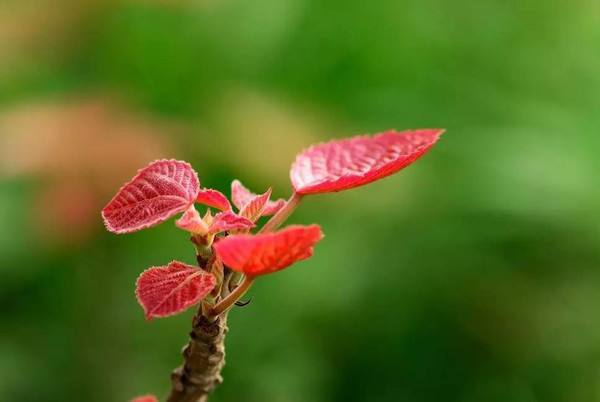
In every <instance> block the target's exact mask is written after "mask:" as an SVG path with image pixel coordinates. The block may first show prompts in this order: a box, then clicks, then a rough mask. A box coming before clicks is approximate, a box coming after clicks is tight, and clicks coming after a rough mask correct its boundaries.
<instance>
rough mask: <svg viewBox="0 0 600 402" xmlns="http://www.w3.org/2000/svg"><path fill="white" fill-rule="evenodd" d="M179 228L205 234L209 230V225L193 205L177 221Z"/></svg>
mask: <svg viewBox="0 0 600 402" xmlns="http://www.w3.org/2000/svg"><path fill="white" fill-rule="evenodd" d="M175 225H177V227H178V228H180V229H183V230H186V231H188V232H190V233H194V234H200V235H205V234H206V233H207V232H208V226H207V225H206V223H205V222H204V220H203V219H202V217H201V216H200V214H199V213H198V211H197V210H196V208H195V207H194V205H191V206H190V207H189V208H188V209H187V210H186V211H185V212H184V213H183V215H182V216H181V218H179V219H177V220H176V221H175Z"/></svg>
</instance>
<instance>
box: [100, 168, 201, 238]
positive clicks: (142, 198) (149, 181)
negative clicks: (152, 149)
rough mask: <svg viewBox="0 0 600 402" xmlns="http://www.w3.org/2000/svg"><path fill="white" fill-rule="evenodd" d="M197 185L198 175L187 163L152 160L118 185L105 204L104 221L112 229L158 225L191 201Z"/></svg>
mask: <svg viewBox="0 0 600 402" xmlns="http://www.w3.org/2000/svg"><path fill="white" fill-rule="evenodd" d="M199 187H200V183H199V181H198V175H197V174H196V172H195V171H194V170H193V169H192V167H191V166H190V165H189V164H188V163H186V162H182V161H176V160H159V161H156V162H152V163H151V164H150V165H148V166H147V167H146V168H144V169H141V170H140V171H139V172H138V174H137V175H136V176H135V177H134V178H133V179H131V181H130V182H129V183H127V184H125V185H124V186H123V187H121V189H120V190H119V192H118V193H117V195H115V197H114V198H113V199H112V200H111V201H110V202H109V203H108V205H106V207H104V209H103V210H102V217H103V218H104V224H105V225H106V228H107V229H108V230H109V231H111V232H114V233H130V232H135V231H136V230H140V229H144V228H148V227H150V226H154V225H157V224H159V223H161V222H163V221H165V220H167V219H169V218H170V217H172V216H173V215H175V214H177V213H179V212H182V211H185V210H186V209H187V208H188V207H189V206H190V205H192V204H193V203H194V201H195V200H196V195H197V194H198V190H199Z"/></svg>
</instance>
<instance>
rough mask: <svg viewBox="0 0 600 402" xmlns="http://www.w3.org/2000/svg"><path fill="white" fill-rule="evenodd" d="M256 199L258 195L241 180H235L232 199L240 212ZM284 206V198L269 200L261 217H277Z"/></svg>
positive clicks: (232, 183)
mask: <svg viewBox="0 0 600 402" xmlns="http://www.w3.org/2000/svg"><path fill="white" fill-rule="evenodd" d="M256 197H257V195H256V194H254V193H253V192H251V191H250V190H248V189H247V188H246V187H244V185H243V184H242V183H241V182H240V181H239V180H234V181H233V182H231V199H232V201H233V205H235V206H236V207H237V209H238V210H241V209H242V208H244V206H245V205H246V204H248V203H249V202H250V201H252V200H253V199H254V198H256ZM284 205H285V200H284V199H283V198H280V199H278V200H275V201H271V200H269V201H267V204H266V205H265V208H264V210H263V212H262V214H261V216H269V215H275V214H276V213H277V211H279V210H280V209H281V208H283V206H284Z"/></svg>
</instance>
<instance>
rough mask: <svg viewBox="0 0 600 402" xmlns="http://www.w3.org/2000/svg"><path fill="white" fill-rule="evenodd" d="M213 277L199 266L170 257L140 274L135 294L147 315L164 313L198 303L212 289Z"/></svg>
mask: <svg viewBox="0 0 600 402" xmlns="http://www.w3.org/2000/svg"><path fill="white" fill-rule="evenodd" d="M215 285H216V279H215V277H214V276H213V275H212V274H210V273H208V272H205V271H202V270H201V269H198V268H196V267H193V266H191V265H187V264H184V263H182V262H178V261H173V262H171V263H170V264H169V265H167V266H161V267H152V268H149V269H147V270H145V271H144V272H142V274H141V275H140V276H139V278H138V280H137V287H136V290H135V294H136V296H137V299H138V301H139V303H140V304H141V306H142V307H143V308H144V313H145V314H146V318H147V319H148V320H151V319H152V318H153V317H167V316H170V315H174V314H177V313H180V312H182V311H184V310H185V309H187V308H188V307H190V306H193V305H194V304H196V303H198V302H199V301H200V300H202V299H203V298H204V297H205V296H206V295H207V294H209V293H210V292H211V290H213V288H214V287H215Z"/></svg>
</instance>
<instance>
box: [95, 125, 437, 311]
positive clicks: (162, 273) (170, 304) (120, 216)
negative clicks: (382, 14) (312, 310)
mask: <svg viewBox="0 0 600 402" xmlns="http://www.w3.org/2000/svg"><path fill="white" fill-rule="evenodd" d="M441 134H442V130H418V131H408V132H396V131H388V132H385V133H382V134H378V135H375V136H359V137H354V138H350V139H344V140H338V141H331V142H328V143H323V144H318V145H315V146H312V147H310V148H308V149H307V150H305V151H304V152H302V153H300V154H299V155H298V156H297V158H296V161H295V162H294V164H293V165H292V168H291V171H290V178H291V182H292V185H293V187H294V191H295V193H296V194H297V195H298V196H303V195H308V194H318V193H328V192H336V191H342V190H347V189H350V188H353V187H358V186H361V185H364V184H367V183H370V182H373V181H375V180H378V179H381V178H383V177H386V176H389V175H391V174H392V173H395V172H397V171H399V170H400V169H402V168H404V167H406V166H408V165H409V164H411V163H412V162H413V161H415V160H416V159H417V158H419V157H420V156H421V155H423V154H424V153H425V152H426V151H427V150H428V149H429V148H431V146H432V145H433V144H434V143H435V142H436V141H437V140H438V138H439V136H440V135H441ZM270 196H271V189H268V190H267V191H266V192H265V193H263V194H260V195H257V194H254V193H252V192H251V191H250V190H248V189H247V188H245V187H244V186H243V185H242V184H241V183H240V182H239V181H238V180H234V181H233V183H232V184H231V198H232V202H233V205H234V206H235V207H236V208H237V211H238V212H237V213H236V212H234V210H233V208H232V205H231V203H230V202H229V200H228V199H227V197H226V196H225V195H224V194H222V193H221V192H219V191H217V190H214V189H207V188H201V187H200V181H199V180H198V175H197V173H196V172H195V171H194V170H193V169H192V167H191V166H190V165H189V164H188V163H186V162H182V161H176V160H159V161H156V162H153V163H151V164H150V165H149V166H147V167H146V168H144V169H142V170H140V171H139V172H138V174H137V175H136V176H135V177H134V178H133V179H132V180H131V181H129V182H128V183H127V184H125V185H124V186H123V187H122V188H121V189H120V190H119V191H118V193H117V194H116V195H115V197H114V198H113V199H112V200H111V201H110V202H109V203H108V205H107V206H106V207H105V208H104V209H103V210H102V216H103V218H104V223H105V225H106V228H107V229H108V230H109V231H111V232H114V233H130V232H135V231H138V230H141V229H145V228H148V227H151V226H155V225H157V224H159V223H161V222H163V221H165V220H167V219H169V218H171V217H173V216H175V215H177V214H179V213H183V215H182V216H181V217H180V218H179V219H178V220H177V221H176V225H177V226H178V227H179V228H181V229H183V230H186V231H188V232H190V233H191V234H192V235H193V236H198V237H200V238H201V239H204V241H205V242H206V244H209V245H212V247H213V249H214V252H215V254H216V259H217V260H216V262H213V264H216V265H217V266H220V264H221V263H223V264H225V266H227V267H229V268H230V269H232V270H235V271H238V272H241V273H243V274H244V275H246V276H247V277H252V278H253V277H256V276H260V275H264V274H269V273H272V272H276V271H279V270H281V269H284V268H286V267H288V266H290V265H292V264H294V263H295V262H298V261H301V260H304V259H307V258H309V257H310V256H311V255H312V253H313V247H314V245H315V244H316V243H317V242H319V241H320V240H321V239H322V237H323V234H322V232H321V228H320V227H319V226H318V225H310V226H299V225H296V226H290V227H288V228H285V229H283V230H280V231H277V232H274V233H259V234H250V233H249V232H250V230H251V229H252V228H254V227H255V222H256V221H257V220H258V219H259V218H260V217H261V216H267V215H274V214H277V212H278V211H280V210H281V209H282V208H284V207H285V205H286V202H285V201H284V200H283V199H278V200H275V201H271V200H270ZM196 203H198V204H203V205H205V206H207V207H208V208H207V212H206V214H205V215H204V216H201V215H200V214H199V213H198V211H197V210H196V208H195V204H196ZM210 208H213V209H215V210H217V211H218V212H217V213H216V214H215V215H213V214H212V212H211V209H210ZM223 232H226V233H228V234H229V235H228V236H226V237H217V238H216V239H215V236H216V235H218V234H219V233H223ZM213 241H214V244H213ZM203 268H206V267H203ZM216 286H219V283H218V279H217V276H216V275H214V274H213V273H211V272H208V270H204V269H202V268H197V267H193V266H190V265H187V264H184V263H181V262H177V261H173V262H171V263H170V264H169V265H167V266H160V267H152V268H149V269H148V270H146V271H144V272H143V273H142V274H141V275H140V277H139V279H138V281H137V289H136V295H137V298H138V301H139V302H140V304H141V305H142V307H143V309H144V312H145V314H146V317H147V318H148V319H151V318H153V317H165V316H169V315H173V314H177V313H179V312H181V311H183V310H185V309H187V308H189V307H191V306H193V305H195V304H197V303H199V302H200V301H201V300H202V299H204V298H205V297H206V296H207V295H209V294H210V293H211V292H212V291H213V289H214V288H215V287H216Z"/></svg>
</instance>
